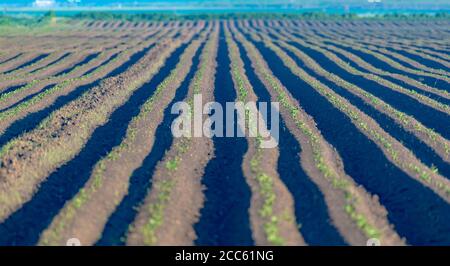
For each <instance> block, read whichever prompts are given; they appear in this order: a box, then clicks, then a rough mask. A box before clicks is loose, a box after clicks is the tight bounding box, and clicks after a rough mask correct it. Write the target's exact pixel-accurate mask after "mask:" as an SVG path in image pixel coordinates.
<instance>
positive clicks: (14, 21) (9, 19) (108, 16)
mask: <svg viewBox="0 0 450 266" xmlns="http://www.w3.org/2000/svg"><path fill="white" fill-rule="evenodd" d="M56 16H57V14H56V13H55V12H54V11H49V12H47V13H46V14H44V15H42V16H37V17H16V16H9V15H0V25H3V26H4V25H23V26H42V25H47V24H50V23H52V22H54V21H55V19H56ZM70 18H72V19H91V20H126V21H131V22H139V21H148V20H152V21H172V20H197V19H203V20H210V19H313V20H314V19H317V20H323V19H327V20H337V19H358V18H366V19H367V17H361V16H358V15H357V14H355V13H343V14H330V13H324V12H304V13H256V12H254V13H253V12H242V13H218V14H216V13H198V14H173V13H164V12H155V13H137V14H129V13H115V12H80V13H78V14H76V15H74V16H71V17H70ZM373 19H450V13H449V12H439V13H435V14H421V13H417V14H400V13H391V14H383V15H377V16H375V17H373Z"/></svg>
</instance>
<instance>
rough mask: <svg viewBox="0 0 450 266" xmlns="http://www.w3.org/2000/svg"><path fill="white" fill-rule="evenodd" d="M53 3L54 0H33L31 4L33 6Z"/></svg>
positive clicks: (52, 4)
mask: <svg viewBox="0 0 450 266" xmlns="http://www.w3.org/2000/svg"><path fill="white" fill-rule="evenodd" d="M54 5H55V0H35V1H34V3H33V6H35V7H52V6H54Z"/></svg>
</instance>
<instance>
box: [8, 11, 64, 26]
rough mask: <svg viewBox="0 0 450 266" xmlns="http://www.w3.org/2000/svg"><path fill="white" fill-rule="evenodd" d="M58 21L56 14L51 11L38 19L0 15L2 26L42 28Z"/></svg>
mask: <svg viewBox="0 0 450 266" xmlns="http://www.w3.org/2000/svg"><path fill="white" fill-rule="evenodd" d="M55 19H56V13H55V12H54V11H49V12H47V13H45V14H44V15H42V16H37V17H17V16H8V15H0V26H15V25H18V26H42V25H47V24H50V23H52V22H53V21H54V20H55Z"/></svg>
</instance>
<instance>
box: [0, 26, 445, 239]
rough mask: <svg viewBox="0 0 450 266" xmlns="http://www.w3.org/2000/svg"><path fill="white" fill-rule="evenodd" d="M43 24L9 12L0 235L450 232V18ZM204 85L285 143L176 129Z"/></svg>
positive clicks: (3, 48) (0, 60)
mask: <svg viewBox="0 0 450 266" xmlns="http://www.w3.org/2000/svg"><path fill="white" fill-rule="evenodd" d="M48 23H49V25H47V26H45V27H27V26H20V27H19V26H17V27H16V28H11V27H12V26H0V245H3V246H9V245H66V243H67V241H68V240H69V239H74V238H76V239H78V240H79V241H80V243H81V244H82V245H203V246H209V245H296V246H298V245H327V246H328V245H332V246H334V245H366V243H367V242H368V240H370V239H372V240H373V239H375V240H377V241H379V243H380V244H381V245H450V223H449V221H450V141H449V140H450V107H449V106H450V30H449V29H450V19H448V18H442V19H430V20H426V19H396V18H390V19H382V18H372V19H370V18H357V19H354V18H341V19H326V18H324V19H307V18H304V19H301V18H298V19H296V18H284V19H281V18H280V19H277V18H234V19H233V18H229V19H208V18H205V19H200V18H199V19H183V20H181V19H180V20H176V19H175V20H140V21H129V20H115V19H107V20H101V19H86V18H84V19H82V18H74V19H68V20H66V21H65V22H64V23H61V24H58V23H59V22H56V20H53V19H51V20H50V21H49V22H48ZM199 95H200V96H201V97H202V100H203V103H205V102H217V103H218V104H220V105H222V106H225V105H226V103H227V102H237V101H239V102H243V103H248V102H256V103H273V102H277V103H279V108H278V112H279V121H278V126H279V137H278V142H277V145H275V146H272V147H269V148H267V147H262V145H261V143H262V142H263V137H262V136H260V135H258V136H257V137H251V136H247V135H246V136H244V137H220V136H214V137H210V136H205V135H196V134H195V133H194V134H193V135H190V134H189V135H183V136H181V137H180V136H174V134H173V131H172V130H171V126H172V125H173V123H174V121H176V119H177V117H178V115H177V114H174V113H173V112H172V109H173V106H174V105H175V103H177V102H185V103H187V105H188V106H194V105H195V104H194V102H195V99H196V97H197V96H199ZM258 108H262V107H261V106H260V105H258ZM194 109H195V107H194ZM269 109H270V108H269ZM258 111H259V112H263V110H261V109H258ZM276 111H277V110H274V109H271V110H270V112H271V113H274V112H276ZM209 115H212V114H209ZM209 115H208V114H207V113H203V114H200V119H202V120H205V119H206V118H208V116H209ZM193 116H195V114H194V115H193ZM191 118H192V114H190V116H189V119H191ZM245 120H246V121H248V122H249V123H251V122H252V119H251V118H249V117H248V116H246V117H245ZM227 123H228V121H227ZM258 124H263V125H264V127H265V128H266V130H268V129H269V128H272V127H274V126H277V125H274V123H273V121H271V120H270V119H266V120H262V121H261V120H259V121H258ZM194 131H195V128H194Z"/></svg>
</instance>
